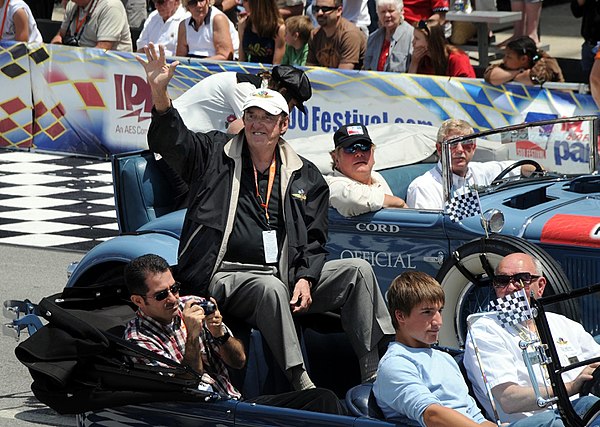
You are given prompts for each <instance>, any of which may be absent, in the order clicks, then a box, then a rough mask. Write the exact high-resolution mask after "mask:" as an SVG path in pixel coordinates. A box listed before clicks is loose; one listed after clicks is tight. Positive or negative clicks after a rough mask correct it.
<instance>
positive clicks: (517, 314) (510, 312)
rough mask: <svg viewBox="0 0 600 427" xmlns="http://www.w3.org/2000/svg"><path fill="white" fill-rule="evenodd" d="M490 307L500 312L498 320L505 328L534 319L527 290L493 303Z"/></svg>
mask: <svg viewBox="0 0 600 427" xmlns="http://www.w3.org/2000/svg"><path fill="white" fill-rule="evenodd" d="M490 306H491V307H492V309H493V310H495V311H497V312H498V320H499V321H500V324H501V325H502V327H503V328H507V327H508V326H510V325H516V324H517V323H521V322H523V321H525V320H528V319H532V318H533V316H532V315H531V308H530V307H529V301H528V300H527V295H526V294H525V289H521V290H520V291H517V292H514V293H512V294H510V295H507V296H505V297H504V298H498V299H497V300H496V301H491V302H490Z"/></svg>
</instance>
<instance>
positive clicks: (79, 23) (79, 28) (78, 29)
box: [69, 0, 98, 40]
mask: <svg viewBox="0 0 600 427" xmlns="http://www.w3.org/2000/svg"><path fill="white" fill-rule="evenodd" d="M97 4H98V2H97V0H92V2H91V3H90V5H89V7H88V10H87V11H86V12H85V15H84V16H82V17H81V19H80V17H79V15H80V14H81V8H80V7H79V6H77V8H76V9H75V12H74V13H73V17H72V18H71V22H69V30H70V29H71V25H72V24H73V20H75V33H74V34H73V37H75V38H76V39H77V40H79V38H80V37H81V34H83V30H84V29H85V26H86V25H87V23H88V21H89V20H90V18H91V17H92V12H93V11H94V9H95V8H96V5H97Z"/></svg>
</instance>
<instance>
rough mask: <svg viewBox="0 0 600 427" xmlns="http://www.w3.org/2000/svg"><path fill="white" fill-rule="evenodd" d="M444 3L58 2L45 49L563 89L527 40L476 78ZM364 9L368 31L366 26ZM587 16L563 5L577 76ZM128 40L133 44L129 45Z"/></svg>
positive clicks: (16, 35)
mask: <svg viewBox="0 0 600 427" xmlns="http://www.w3.org/2000/svg"><path fill="white" fill-rule="evenodd" d="M451 2H452V0H121V1H119V0H62V3H63V4H65V6H66V7H65V14H64V18H63V22H62V25H61V28H60V31H59V33H58V34H57V35H56V36H55V37H54V38H53V39H52V43H62V44H66V45H71V46H81V47H97V48H103V49H114V50H121V51H131V50H135V51H137V52H142V50H143V48H144V47H145V46H148V45H149V43H153V44H155V45H158V44H160V45H163V46H164V48H165V54H166V55H167V56H187V57H194V58H204V59H212V60H236V61H242V62H254V63H263V64H273V65H277V64H282V65H294V66H305V65H307V66H321V67H328V68H342V69H355V70H359V69H363V70H374V71H387V72H397V73H405V72H408V73H412V74H428V75H440V76H449V77H467V78H472V77H476V75H477V76H482V77H485V80H486V81H487V82H488V83H491V84H495V85H500V84H504V83H509V82H512V81H514V82H517V83H522V84H526V85H536V84H543V83H544V82H546V81H564V78H563V74H562V71H561V69H560V67H559V65H558V62H557V61H556V60H555V59H554V58H552V57H550V56H549V55H548V53H546V52H543V51H540V50H538V47H537V41H539V39H537V36H536V35H535V34H534V35H532V36H528V35H525V36H518V37H517V36H513V37H511V39H510V40H508V41H506V42H504V43H503V44H504V46H503V49H504V51H503V53H504V55H503V56H504V60H503V62H502V63H497V64H494V65H492V66H490V67H489V68H487V69H486V70H484V69H481V70H480V73H479V74H476V71H475V68H474V67H473V66H472V64H471V62H472V61H471V59H470V58H469V56H468V55H467V54H466V53H465V52H464V51H462V50H461V49H460V46H461V45H456V46H455V45H453V44H450V42H449V40H450V39H449V37H448V36H449V34H450V32H451V31H450V30H449V26H450V23H449V22H448V21H447V20H446V12H448V11H449V10H450V6H451ZM3 3H6V4H9V2H8V1H6V0H0V7H3ZM515 3H518V1H516V2H515ZM370 4H371V6H374V8H372V9H373V10H374V12H372V13H373V14H376V16H377V25H376V26H373V25H371V15H370V13H369V5H370ZM587 7H588V5H587V3H586V2H585V0H573V1H572V4H571V8H572V10H573V13H574V15H576V16H583V17H584V20H583V22H582V35H583V36H584V38H585V42H584V44H583V45H582V67H583V68H584V69H585V72H586V76H587V75H589V70H590V69H591V65H592V63H593V55H594V54H595V53H596V51H597V44H598V43H600V42H599V41H598V40H597V38H598V37H596V32H597V29H595V27H594V23H595V22H596V21H594V20H593V19H596V18H593V19H592V18H590V17H589V16H588V15H589V13H587V12H586V11H587V9H586V8H587ZM10 8H11V9H10V10H9V13H8V14H7V17H8V19H7V20H8V23H7V24H6V25H5V26H3V30H4V32H3V34H2V38H3V39H5V40H11V39H14V40H21V41H29V42H32V41H39V38H40V33H39V31H38V30H37V28H36V23H35V19H34V17H35V14H33V13H32V10H33V9H32V10H30V9H29V8H28V4H27V3H26V2H25V0H14V1H11V2H10ZM12 10H15V11H16V12H12ZM519 25H520V24H519ZM374 27H376V28H375V29H374ZM370 30H371V31H370ZM517 30H519V29H518V28H517V29H516V31H517ZM519 31H520V30H519ZM131 34H135V37H136V38H135V39H133V40H132V39H131ZM138 34H139V36H138ZM134 43H135V45H134ZM456 43H462V42H456ZM585 59H587V60H585ZM540 70H541V71H540Z"/></svg>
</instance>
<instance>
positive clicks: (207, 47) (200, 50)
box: [185, 6, 240, 58]
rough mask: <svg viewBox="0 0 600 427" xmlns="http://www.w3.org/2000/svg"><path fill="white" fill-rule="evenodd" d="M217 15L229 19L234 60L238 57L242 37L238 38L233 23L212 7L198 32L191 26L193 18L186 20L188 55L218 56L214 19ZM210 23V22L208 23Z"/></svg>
mask: <svg viewBox="0 0 600 427" xmlns="http://www.w3.org/2000/svg"><path fill="white" fill-rule="evenodd" d="M217 15H223V16H225V18H226V19H227V22H228V23H229V35H230V36H231V43H232V45H233V52H234V58H236V57H237V52H238V48H239V46H240V37H239V36H238V32H237V30H236V29H235V26H234V25H233V22H231V21H230V20H229V18H227V16H226V15H225V14H224V13H223V12H221V11H220V10H219V9H217V8H216V7H212V6H211V7H210V9H209V10H208V14H207V16H206V17H207V18H208V19H206V18H205V19H204V22H203V23H202V25H200V27H198V31H196V29H195V28H194V27H193V26H192V25H190V21H191V20H192V17H191V16H189V17H187V18H186V19H185V36H186V41H187V45H188V54H189V55H196V56H203V57H210V56H215V55H216V53H217V52H216V50H215V42H214V39H213V37H214V31H213V28H214V27H213V25H214V19H215V16H217ZM207 21H208V22H207Z"/></svg>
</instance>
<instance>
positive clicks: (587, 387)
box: [579, 367, 600, 396]
mask: <svg viewBox="0 0 600 427" xmlns="http://www.w3.org/2000/svg"><path fill="white" fill-rule="evenodd" d="M592 376H593V378H592V379H591V380H589V381H586V382H584V383H583V385H582V386H581V390H579V395H580V396H587V395H588V394H590V393H591V394H593V395H594V396H600V367H598V368H596V369H594V372H593V373H592Z"/></svg>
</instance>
